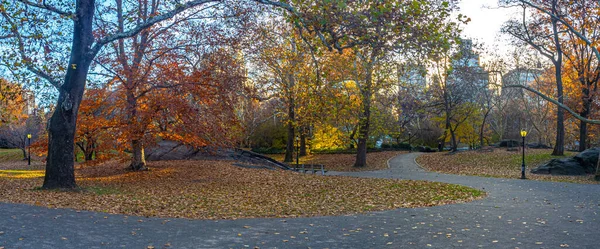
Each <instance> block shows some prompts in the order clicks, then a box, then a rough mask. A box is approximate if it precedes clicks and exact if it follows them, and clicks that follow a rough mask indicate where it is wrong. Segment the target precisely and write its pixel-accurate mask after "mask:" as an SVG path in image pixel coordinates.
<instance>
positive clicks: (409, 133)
mask: <svg viewBox="0 0 600 249" xmlns="http://www.w3.org/2000/svg"><path fill="white" fill-rule="evenodd" d="M410 135H412V133H411V132H410V131H408V146H409V147H410V151H412V145H410V138H411V137H410Z"/></svg>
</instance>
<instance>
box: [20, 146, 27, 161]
mask: <svg viewBox="0 0 600 249" xmlns="http://www.w3.org/2000/svg"><path fill="white" fill-rule="evenodd" d="M21 151H22V152H23V160H27V151H26V150H25V148H21Z"/></svg>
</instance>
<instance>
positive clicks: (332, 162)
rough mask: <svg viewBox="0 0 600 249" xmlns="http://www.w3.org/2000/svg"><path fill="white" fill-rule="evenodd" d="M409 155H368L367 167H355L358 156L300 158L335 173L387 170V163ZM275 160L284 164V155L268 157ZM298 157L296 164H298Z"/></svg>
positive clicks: (333, 155) (305, 162)
mask: <svg viewBox="0 0 600 249" xmlns="http://www.w3.org/2000/svg"><path fill="white" fill-rule="evenodd" d="M403 153H407V152H406V151H383V152H371V153H367V167H361V168H357V167H353V165H354V162H355V161H356V154H312V155H308V156H303V157H300V163H301V164H323V165H324V166H325V169H326V170H333V171H370V170H380V169H387V167H388V165H387V161H388V160H389V159H390V158H393V157H395V156H397V155H400V154H403ZM267 156H269V157H271V158H273V159H275V160H278V161H280V162H283V159H284V156H285V155H284V154H270V155H267ZM295 156H296V155H294V162H293V163H292V164H295V163H296V157H295Z"/></svg>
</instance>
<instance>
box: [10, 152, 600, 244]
mask: <svg viewBox="0 0 600 249" xmlns="http://www.w3.org/2000/svg"><path fill="white" fill-rule="evenodd" d="M417 156H418V153H411V154H404V155H400V156H398V157H395V158H393V159H392V160H390V162H389V164H390V169H387V170H381V171H371V172H352V173H341V172H330V174H331V175H347V176H357V177H381V178H400V179H415V180H430V181H440V182H448V183H456V184H462V185H467V186H471V187H474V188H478V189H483V190H485V191H486V192H488V195H489V196H488V197H487V198H484V199H482V200H478V201H474V202H470V203H463V204H453V205H445V206H437V207H430V208H414V209H396V210H390V211H382V212H372V213H367V214H361V215H346V216H335V217H333V216H327V217H312V218H296V219H280V218H274V219H241V220H219V221H207V220H187V219H161V218H140V217H127V216H123V215H107V214H103V213H94V212H84V211H81V212H79V211H74V210H69V209H47V208H42V207H34V206H28V205H19V204H0V247H2V246H4V247H5V248H7V249H8V248H152V247H154V248H479V247H481V248H516V247H518V248H564V247H569V248H598V244H599V242H598V238H600V216H599V213H600V185H583V184H570V183H553V182H539V181H529V180H516V179H515V180H512V179H498V178H483V177H471V176H456V175H446V174H438V173H430V172H426V171H424V170H423V169H421V168H419V167H418V165H416V164H415V162H414V158H416V157H417ZM148 246H152V247H148Z"/></svg>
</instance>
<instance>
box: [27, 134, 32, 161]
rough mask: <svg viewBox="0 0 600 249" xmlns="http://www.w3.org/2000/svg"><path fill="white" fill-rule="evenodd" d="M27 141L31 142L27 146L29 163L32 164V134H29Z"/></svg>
mask: <svg viewBox="0 0 600 249" xmlns="http://www.w3.org/2000/svg"><path fill="white" fill-rule="evenodd" d="M27 141H28V142H29V146H28V147H27V154H29V155H27V165H28V166H31V134H27Z"/></svg>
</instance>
